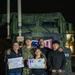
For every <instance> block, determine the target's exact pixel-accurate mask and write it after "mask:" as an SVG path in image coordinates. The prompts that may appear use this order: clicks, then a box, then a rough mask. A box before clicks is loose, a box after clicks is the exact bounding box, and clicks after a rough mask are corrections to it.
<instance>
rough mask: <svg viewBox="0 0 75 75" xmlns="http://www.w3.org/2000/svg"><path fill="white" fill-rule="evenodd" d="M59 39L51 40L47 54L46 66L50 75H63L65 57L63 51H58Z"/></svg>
mask: <svg viewBox="0 0 75 75" xmlns="http://www.w3.org/2000/svg"><path fill="white" fill-rule="evenodd" d="M59 46H60V43H59V41H57V40H56V41H53V43H52V47H53V49H52V51H51V52H50V53H49V55H48V66H49V68H50V70H51V72H52V75H64V72H65V65H66V58H65V54H64V52H63V51H62V52H59V51H58V49H59Z"/></svg>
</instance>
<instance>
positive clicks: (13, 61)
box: [8, 57, 24, 69]
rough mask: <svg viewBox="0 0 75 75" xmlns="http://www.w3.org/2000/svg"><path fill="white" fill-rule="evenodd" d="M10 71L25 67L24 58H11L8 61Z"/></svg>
mask: <svg viewBox="0 0 75 75" xmlns="http://www.w3.org/2000/svg"><path fill="white" fill-rule="evenodd" d="M8 67H9V69H16V68H21V67H24V62H23V57H17V58H10V59H8Z"/></svg>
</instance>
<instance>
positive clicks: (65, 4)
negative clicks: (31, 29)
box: [0, 0, 75, 29]
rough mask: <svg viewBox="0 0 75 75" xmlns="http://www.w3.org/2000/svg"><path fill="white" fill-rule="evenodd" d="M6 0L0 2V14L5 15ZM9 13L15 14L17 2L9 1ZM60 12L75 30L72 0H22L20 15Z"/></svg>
mask: <svg viewBox="0 0 75 75" xmlns="http://www.w3.org/2000/svg"><path fill="white" fill-rule="evenodd" d="M6 1H7V0H0V14H3V13H6V9H7V8H6V6H7V3H6ZM11 12H17V0H11ZM52 12H61V13H62V15H63V16H64V17H65V20H66V21H67V22H71V23H72V24H73V29H75V3H74V0H22V13H52Z"/></svg>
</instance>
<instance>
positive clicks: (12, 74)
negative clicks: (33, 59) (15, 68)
mask: <svg viewBox="0 0 75 75" xmlns="http://www.w3.org/2000/svg"><path fill="white" fill-rule="evenodd" d="M9 75H21V73H17V72H16V73H9Z"/></svg>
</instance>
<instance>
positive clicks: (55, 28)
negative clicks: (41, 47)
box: [3, 12, 72, 75]
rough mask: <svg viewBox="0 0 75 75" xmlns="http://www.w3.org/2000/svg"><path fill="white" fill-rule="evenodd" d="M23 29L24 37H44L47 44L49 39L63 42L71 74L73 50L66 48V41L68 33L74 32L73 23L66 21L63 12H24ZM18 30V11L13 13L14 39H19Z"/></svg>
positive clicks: (11, 21) (11, 24) (11, 29)
mask: <svg viewBox="0 0 75 75" xmlns="http://www.w3.org/2000/svg"><path fill="white" fill-rule="evenodd" d="M5 16H6V15H3V17H5ZM4 19H5V18H4ZM4 19H3V20H4ZM21 30H22V34H21V35H22V36H23V37H24V38H25V37H26V36H31V37H32V38H33V40H38V39H39V38H41V37H42V38H44V40H45V41H46V42H47V44H48V41H49V40H52V41H53V40H58V41H60V43H61V44H60V46H61V47H62V48H63V50H64V52H65V56H66V59H67V63H66V75H71V72H72V68H71V50H70V49H68V48H65V43H66V33H71V32H72V25H71V23H68V22H66V20H65V18H64V17H63V15H62V14H61V13H59V12H57V13H40V14H28V13H25V14H22V26H21ZM18 31H19V27H18V16H17V13H11V19H10V37H11V39H12V40H13V41H14V40H17V37H18V36H19V33H18ZM18 41H19V40H18ZM19 42H21V41H19ZM50 44H51V42H50ZM33 45H34V46H37V45H38V44H35V43H34V44H33ZM50 48H51V46H50Z"/></svg>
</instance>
